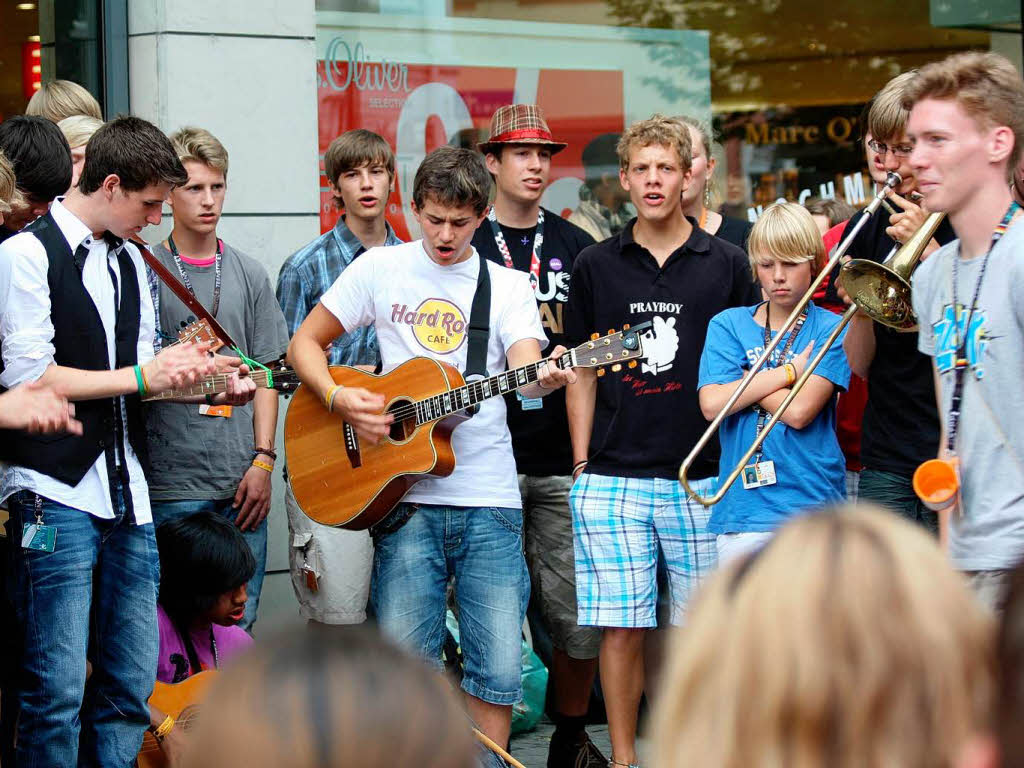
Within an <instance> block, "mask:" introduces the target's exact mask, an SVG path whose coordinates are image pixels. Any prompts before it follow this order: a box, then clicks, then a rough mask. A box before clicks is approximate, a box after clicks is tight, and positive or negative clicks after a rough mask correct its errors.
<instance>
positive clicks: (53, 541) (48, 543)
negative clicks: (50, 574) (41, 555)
mask: <svg viewBox="0 0 1024 768" xmlns="http://www.w3.org/2000/svg"><path fill="white" fill-rule="evenodd" d="M56 546H57V528H56V527H55V526H53V525H43V524H42V523H25V524H24V525H23V526H22V528H21V547H22V549H34V550H36V551H37V552H53V550H54V548H55V547H56Z"/></svg>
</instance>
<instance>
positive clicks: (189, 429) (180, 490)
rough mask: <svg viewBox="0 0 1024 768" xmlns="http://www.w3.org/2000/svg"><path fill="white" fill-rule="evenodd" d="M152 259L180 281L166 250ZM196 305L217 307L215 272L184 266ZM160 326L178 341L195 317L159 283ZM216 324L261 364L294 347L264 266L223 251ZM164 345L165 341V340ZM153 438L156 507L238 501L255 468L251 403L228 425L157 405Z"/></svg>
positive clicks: (149, 422)
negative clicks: (244, 478) (237, 495)
mask: <svg viewBox="0 0 1024 768" xmlns="http://www.w3.org/2000/svg"><path fill="white" fill-rule="evenodd" d="M153 253H154V254H156V257H157V258H158V259H160V261H161V262H163V263H164V265H165V266H166V267H167V268H168V269H169V270H170V271H171V274H173V275H178V268H177V267H176V266H175V264H174V257H173V256H172V255H171V253H170V251H168V250H167V248H166V247H165V246H164V245H163V244H160V245H157V246H155V247H154V248H153ZM182 267H183V268H184V269H185V270H186V272H187V273H188V276H189V280H191V282H192V288H193V290H195V293H196V298H197V299H198V300H199V302H200V303H201V304H202V305H203V306H204V307H206V308H207V309H212V308H213V289H214V277H215V270H214V267H213V266H212V265H211V266H208V267H196V266H192V265H189V264H185V263H184V262H182ZM159 314H160V316H159V318H158V320H159V322H158V323H157V325H158V327H159V329H160V331H161V332H162V333H164V334H166V336H170V337H172V338H173V337H175V336H176V335H177V329H178V328H180V326H181V322H182V321H183V320H189V319H191V316H192V312H190V311H189V309H188V308H187V307H186V306H185V305H184V304H183V303H182V301H181V300H180V299H179V298H178V297H177V296H175V295H174V294H173V293H171V290H170V289H169V288H168V287H167V286H166V285H163V284H162V283H161V284H160V313H159ZM216 317H217V321H218V322H219V323H220V324H221V325H222V326H224V330H226V331H227V332H228V334H230V335H231V338H233V339H234V340H235V341H236V342H237V343H238V344H239V345H241V347H242V351H243V352H245V354H246V355H247V356H248V357H250V358H252V359H253V360H256V361H258V362H261V363H266V362H268V361H273V360H276V359H277V358H279V357H280V356H281V355H283V354H284V353H285V350H286V349H287V348H288V328H287V326H286V325H285V321H284V315H282V314H281V307H280V305H278V303H277V298H276V297H275V296H274V289H273V288H272V287H271V285H270V278H269V277H268V276H267V271H266V270H265V269H264V268H263V265H262V264H260V263H259V262H257V261H256V260H255V259H252V258H250V257H248V256H246V255H245V254H242V253H239V252H238V251H236V250H235V249H234V248H232V247H231V246H230V245H228V244H226V243H225V244H224V256H223V260H222V262H221V293H220V307H219V308H218V310H217V315H216ZM165 338H166V337H165ZM222 351H224V352H227V350H222ZM146 427H147V429H148V431H149V456H150V463H151V467H152V471H151V472H150V474H149V495H150V497H151V498H152V499H153V500H154V501H177V500H184V499H227V498H230V497H231V496H234V494H235V491H236V490H237V489H238V484H239V482H241V480H242V475H244V474H245V472H246V470H247V469H248V468H249V466H250V464H251V462H252V452H253V446H254V437H253V424H252V403H250V404H249V405H245V406H241V407H239V406H235V407H234V409H233V412H232V415H231V417H230V418H221V417H213V416H204V415H202V414H200V412H199V405H198V404H187V405H186V404H182V403H151V404H150V405H149V406H148V407H147V413H146Z"/></svg>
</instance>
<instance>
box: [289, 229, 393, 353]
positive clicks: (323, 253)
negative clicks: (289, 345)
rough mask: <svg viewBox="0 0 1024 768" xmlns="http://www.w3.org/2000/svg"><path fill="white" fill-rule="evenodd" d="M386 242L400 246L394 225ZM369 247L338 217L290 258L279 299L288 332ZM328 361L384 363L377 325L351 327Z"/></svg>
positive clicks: (388, 231)
mask: <svg viewBox="0 0 1024 768" xmlns="http://www.w3.org/2000/svg"><path fill="white" fill-rule="evenodd" d="M385 226H386V227H387V238H386V239H385V240H384V245H399V244H400V243H401V242H402V241H401V240H399V239H398V238H397V237H396V236H395V232H394V230H393V229H391V225H390V224H385ZM365 250H366V248H365V247H364V246H363V244H362V243H361V242H359V238H357V237H356V236H355V235H354V234H353V233H352V230H350V229H349V228H348V227H347V226H346V225H345V219H344V217H343V218H340V219H338V223H337V225H335V227H334V229H332V230H331V231H330V232H325V233H324V234H322V235H321V236H320V237H318V238H317V239H316V240H314V241H313V242H311V243H310V244H309V245H307V246H305V247H303V248H300V249H299V250H298V251H296V252H295V253H293V254H292V255H291V256H289V257H288V260H287V261H286V262H285V263H284V266H282V267H281V273H280V275H278V278H277V300H278V302H279V303H280V304H281V310H282V311H283V312H284V319H285V321H286V322H287V323H288V335H289V336H294V335H295V331H297V330H298V328H299V326H300V325H302V321H303V320H305V319H306V316H307V315H308V314H309V313H310V312H312V311H313V307H315V306H316V304H317V302H318V301H320V297H321V296H322V295H323V294H324V292H325V291H326V290H327V289H328V288H330V287H331V286H332V285H333V284H334V281H335V280H337V279H338V276H339V275H340V274H341V273H342V272H343V271H344V269H345V268H346V267H347V266H348V265H349V264H351V263H352V262H353V261H354V260H355V258H356V257H357V256H359V254H361V253H362V252H363V251H365ZM328 362H329V363H330V364H331V365H376V364H377V363H379V362H380V347H379V346H378V344H377V332H376V330H375V329H374V327H373V326H372V325H371V326H367V327H365V328H356V329H354V330H350V331H349V330H347V331H346V333H345V334H344V335H343V336H342V337H341V338H340V339H335V341H334V343H333V344H332V345H331V353H330V355H329V360H328Z"/></svg>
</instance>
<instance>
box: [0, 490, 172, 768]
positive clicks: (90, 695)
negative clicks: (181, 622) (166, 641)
mask: <svg viewBox="0 0 1024 768" xmlns="http://www.w3.org/2000/svg"><path fill="white" fill-rule="evenodd" d="M117 496H118V499H119V503H118V504H117V508H116V515H117V516H116V517H115V519H113V520H101V519H99V518H96V517H93V516H92V515H90V514H88V513H87V512H83V511H81V510H77V509H72V508H70V507H66V506H64V505H63V504H58V503H56V502H53V501H49V500H48V499H43V500H42V513H43V522H44V523H45V524H46V525H52V526H55V527H56V529H57V538H56V546H55V548H54V551H53V552H39V551H35V550H29V549H24V548H23V547H21V546H20V539H21V531H22V524H23V523H25V522H32V521H34V520H35V511H34V510H35V499H36V496H35V494H34V493H31V492H28V491H22V492H20V493H17V494H15V495H14V496H12V497H11V498H10V500H9V501H10V505H9V506H10V513H11V527H10V530H11V531H12V533H13V534H14V538H13V540H12V542H11V549H12V553H11V567H12V572H11V594H12V600H13V602H14V605H15V610H16V611H17V615H18V619H19V621H20V623H21V627H22V631H23V632H24V654H23V657H22V668H21V676H20V679H19V687H20V690H19V703H20V707H21V719H20V721H19V722H18V744H17V752H16V754H17V765H18V766H20V767H21V768H36V767H37V766H38V767H39V768H52V766H65V767H66V766H74V765H75V764H76V763H77V764H78V765H82V766H86V765H87V766H97V765H102V766H111V767H112V768H115V767H116V768H127V766H130V765H133V764H134V761H135V757H136V755H137V754H138V751H139V748H140V747H141V746H142V736H143V733H144V732H145V730H146V727H147V726H148V725H149V707H148V705H147V699H148V698H149V694H150V693H151V692H152V690H153V680H154V679H155V678H156V665H157V653H158V650H159V636H158V631H157V622H156V598H157V584H158V583H159V580H160V562H159V558H158V556H157V549H156V539H155V537H154V535H153V526H152V524H146V525H135V523H134V521H133V520H132V519H131V518H130V516H129V515H128V514H127V510H126V507H125V504H124V500H123V497H122V496H121V494H117ZM87 654H88V658H89V660H90V661H91V662H92V666H93V673H92V677H91V678H90V679H89V686H88V689H86V684H85V661H86V655H87ZM83 691H84V701H83Z"/></svg>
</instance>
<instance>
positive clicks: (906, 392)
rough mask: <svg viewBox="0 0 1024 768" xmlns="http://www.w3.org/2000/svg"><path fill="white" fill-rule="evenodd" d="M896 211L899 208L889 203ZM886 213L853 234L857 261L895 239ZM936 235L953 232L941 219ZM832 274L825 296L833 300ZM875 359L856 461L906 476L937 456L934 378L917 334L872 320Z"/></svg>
mask: <svg viewBox="0 0 1024 768" xmlns="http://www.w3.org/2000/svg"><path fill="white" fill-rule="evenodd" d="M889 204H890V205H892V206H893V207H894V208H896V209H897V210H898V209H899V206H897V205H896V203H895V202H893V201H891V200H890V201H889ZM862 216H863V212H861V213H858V214H856V215H855V216H854V217H853V218H851V219H850V221H849V222H848V223H847V225H846V229H844V230H843V238H844V239H845V238H846V236H847V234H848V233H849V232H851V231H852V228H853V227H854V226H856V224H857V222H858V221H859V220H860V219H861V217H862ZM888 226H889V214H888V213H887V212H886V211H885V209H884V208H883V209H881V210H879V212H878V213H876V214H875V215H874V216H872V217H871V219H869V220H868V221H867V222H866V223H865V225H864V228H863V229H862V230H861V231H860V232H859V233H857V237H856V238H855V239H854V241H853V243H852V244H851V246H850V249H849V250H848V251H847V254H849V255H850V256H852V257H853V258H855V259H870V260H871V261H875V262H878V263H881V262H883V261H885V260H886V259H887V258H888V257H889V255H890V254H891V253H892V251H893V249H894V248H896V247H897V245H898V243H897V242H896V241H895V240H893V239H892V238H891V237H889V235H887V234H886V232H885V230H886V228H887V227H888ZM935 239H936V241H938V243H939V244H940V245H945V244H946V243H948V242H951V241H953V240H955V239H956V233H955V232H954V231H953V227H952V226H950V224H949V219H943V221H942V224H941V225H940V226H939V228H938V229H937V230H936V232H935ZM837 274H838V270H837V271H836V272H833V274H832V279H830V280H829V288H828V290H827V291H826V294H825V296H826V300H829V299H831V298H835V300H837V301H838V296H837V295H836V289H835V287H834V286H835V282H836V281H835V277H836V275H837ZM874 331H875V357H874V359H873V360H872V361H871V366H870V367H869V368H868V379H867V381H868V401H867V404H866V405H865V406H864V418H863V421H862V422H861V441H860V460H861V463H862V464H863V465H864V468H865V469H876V470H880V471H882V472H891V473H893V474H897V475H903V476H904V477H908V478H909V477H910V476H912V475H913V474H914V470H915V469H917V467H918V465H920V464H921V462H923V461H927V460H928V459H934V458H935V451H936V448H937V446H938V444H939V414H938V411H937V410H936V408H935V380H934V378H933V377H932V360H931V358H930V357H928V356H927V355H923V354H921V353H920V352H919V351H918V349H917V332H916V331H912V332H909V333H905V332H901V331H896V330H893V329H892V328H888V327H887V326H884V325H880V324H878V323H874Z"/></svg>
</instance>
